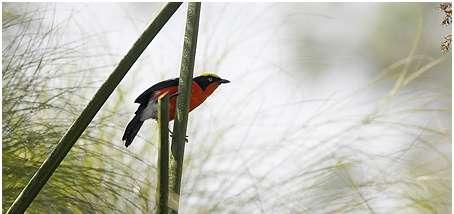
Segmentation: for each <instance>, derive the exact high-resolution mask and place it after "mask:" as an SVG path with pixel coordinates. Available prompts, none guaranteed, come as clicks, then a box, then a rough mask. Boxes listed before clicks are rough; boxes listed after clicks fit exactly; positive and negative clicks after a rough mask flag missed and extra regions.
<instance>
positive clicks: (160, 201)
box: [156, 94, 169, 214]
mask: <svg viewBox="0 0 454 214" xmlns="http://www.w3.org/2000/svg"><path fill="white" fill-rule="evenodd" d="M158 106H159V107H158V127H159V148H158V149H159V150H158V151H159V153H158V164H157V165H158V184H157V188H156V207H157V211H156V213H162V214H167V213H168V207H167V201H168V198H169V95H168V94H166V95H164V96H163V97H161V98H160V99H159V101H158Z"/></svg>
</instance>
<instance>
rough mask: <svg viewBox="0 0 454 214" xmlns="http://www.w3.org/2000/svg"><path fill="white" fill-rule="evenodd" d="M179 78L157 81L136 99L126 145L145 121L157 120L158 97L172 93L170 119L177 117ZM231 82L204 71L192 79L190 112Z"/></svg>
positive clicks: (125, 140)
mask: <svg viewBox="0 0 454 214" xmlns="http://www.w3.org/2000/svg"><path fill="white" fill-rule="evenodd" d="M178 83H179V78H173V79H168V80H164V81H162V82H159V83H156V84H154V85H153V86H151V87H150V88H148V89H147V90H145V91H144V92H143V93H142V94H140V95H139V96H138V97H137V98H136V99H135V101H134V102H135V103H138V104H139V107H138V108H137V110H136V112H135V115H134V117H133V118H132V120H131V121H130V122H129V123H128V125H127V126H126V129H125V132H124V134H123V138H122V141H123V142H124V143H125V146H126V147H128V146H129V145H131V143H132V141H133V140H134V138H135V137H136V135H137V133H138V132H139V130H140V127H141V126H142V124H143V122H144V121H145V120H148V119H154V120H157V117H158V99H159V97H160V96H161V95H163V94H170V97H169V121H171V120H173V119H174V118H175V109H176V97H177V96H178ZM225 83H230V81H229V80H226V79H222V78H221V77H219V76H218V75H216V74H214V73H204V74H202V75H200V76H197V77H194V78H193V79H192V86H191V98H190V100H189V112H191V111H192V110H194V109H195V108H196V107H197V106H199V105H200V104H202V103H203V102H204V101H205V100H206V99H207V98H208V97H209V96H210V95H211V94H212V93H213V92H214V91H215V90H216V89H217V88H218V86H219V85H221V84H225Z"/></svg>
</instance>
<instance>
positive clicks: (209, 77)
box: [193, 73, 230, 90]
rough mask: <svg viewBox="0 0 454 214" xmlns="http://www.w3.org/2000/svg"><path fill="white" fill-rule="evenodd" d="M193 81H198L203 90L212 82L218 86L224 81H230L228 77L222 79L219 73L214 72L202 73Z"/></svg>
mask: <svg viewBox="0 0 454 214" xmlns="http://www.w3.org/2000/svg"><path fill="white" fill-rule="evenodd" d="M193 81H194V82H196V83H197V84H198V85H199V86H200V88H202V89H203V90H205V89H207V88H208V86H210V85H212V84H216V86H217V85H220V84H223V83H229V82H230V81H228V80H226V79H222V78H220V77H219V76H218V75H216V74H212V73H207V74H202V75H200V76H198V77H195V78H194V79H193Z"/></svg>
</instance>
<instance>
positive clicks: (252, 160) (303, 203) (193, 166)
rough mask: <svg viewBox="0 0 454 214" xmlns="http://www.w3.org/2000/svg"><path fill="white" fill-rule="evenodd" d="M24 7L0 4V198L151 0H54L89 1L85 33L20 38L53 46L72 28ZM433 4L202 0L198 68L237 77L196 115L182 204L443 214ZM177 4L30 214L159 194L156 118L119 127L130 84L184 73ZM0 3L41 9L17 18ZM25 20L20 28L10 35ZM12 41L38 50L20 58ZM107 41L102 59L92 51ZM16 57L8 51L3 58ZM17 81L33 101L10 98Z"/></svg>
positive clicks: (139, 203) (447, 59)
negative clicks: (126, 139) (125, 0)
mask: <svg viewBox="0 0 454 214" xmlns="http://www.w3.org/2000/svg"><path fill="white" fill-rule="evenodd" d="M27 5H28V8H43V5H40V4H27ZM23 7H24V4H13V3H6V4H3V9H4V10H3V17H4V18H3V20H4V23H3V44H4V47H5V48H4V49H3V195H4V199H3V207H4V209H5V208H7V207H8V206H9V204H10V203H11V202H12V200H13V199H14V197H15V196H17V194H18V193H19V191H20V189H21V187H23V185H24V184H25V183H26V182H27V181H28V179H29V178H30V177H31V175H32V174H33V172H34V171H35V169H36V167H38V166H39V164H40V162H41V161H42V160H43V159H44V158H45V154H47V153H48V152H49V151H50V150H51V149H52V146H53V145H54V143H55V142H56V141H57V140H58V138H59V137H60V136H61V134H62V132H64V130H65V128H67V127H68V125H69V124H70V123H71V121H72V119H73V118H74V117H75V116H76V115H77V111H78V110H80V109H81V108H82V107H83V106H84V103H86V102H87V101H86V100H85V99H84V97H85V96H86V95H87V94H91V93H93V91H94V90H95V88H96V86H98V85H99V84H97V83H98V80H103V78H105V75H107V74H108V73H109V72H110V70H111V69H110V68H111V67H113V64H115V63H116V62H118V60H119V59H120V56H121V54H122V53H123V52H122V51H123V50H124V47H123V46H129V45H130V43H128V42H129V41H130V42H132V41H134V40H135V39H136V38H137V36H138V35H139V32H140V31H141V30H142V27H144V26H145V25H146V23H147V22H148V21H149V19H150V18H151V17H152V16H151V14H152V11H154V10H156V9H157V8H156V4H145V3H144V4H142V3H131V4H118V5H117V4H113V5H111V4H104V5H90V4H84V5H82V6H81V5H78V4H69V5H65V6H61V5H59V4H57V6H56V7H55V8H56V9H55V10H56V11H59V10H61V9H62V8H66V9H68V8H70V10H75V11H77V10H78V9H81V8H82V9H81V10H80V11H78V13H76V14H77V16H73V17H72V19H77V20H79V21H83V20H84V19H86V20H85V22H84V25H80V24H79V23H77V24H76V26H77V27H79V28H80V29H78V31H77V32H80V34H82V35H84V33H85V34H87V35H86V36H87V38H84V40H77V42H73V43H69V44H66V45H62V44H58V45H56V43H55V42H50V43H49V44H53V45H51V46H50V48H38V50H34V49H32V48H27V47H28V44H34V45H38V44H40V42H38V43H36V42H28V41H29V40H27V39H28V38H35V40H38V41H43V42H41V43H42V44H44V45H42V46H39V47H47V44H48V43H47V42H46V41H48V40H49V39H43V38H48V37H47V36H50V37H51V38H53V39H50V40H51V41H52V40H54V39H57V40H58V39H62V38H63V35H66V36H67V35H68V33H66V34H65V32H60V33H61V34H58V36H57V34H46V33H45V32H46V31H45V30H44V29H54V30H55V29H65V28H64V27H65V26H64V25H59V26H60V27H59V28H57V27H52V26H56V24H52V21H51V20H52V19H40V17H41V18H42V16H41V15H42V14H53V13H52V10H50V11H49V10H47V11H35V12H34V13H30V11H24V10H19V11H16V12H14V11H15V10H14V9H16V8H23ZM46 7H49V5H47V6H46ZM98 7H103V8H104V10H94V11H96V13H95V14H96V16H98V17H97V18H98V19H93V18H91V16H89V14H90V13H89V11H90V9H93V8H98ZM439 7H440V5H439V4H438V3H421V4H420V3H405V4H397V3H393V4H389V3H371V4H367V3H363V4H348V3H347V4H340V3H335V4H328V3H323V4H314V3H285V4H284V3H277V4H259V3H256V4H209V3H208V4H202V12H201V21H200V35H199V41H198V50H197V56H196V68H195V75H197V74H198V73H199V72H203V71H214V72H217V73H219V74H220V76H222V77H224V78H227V79H229V80H231V81H232V83H231V84H229V86H226V87H224V88H222V89H219V91H216V93H215V94H213V96H212V97H210V98H209V99H208V100H207V101H206V103H204V104H203V105H202V106H200V107H199V108H198V109H197V110H195V111H193V112H192V113H191V114H190V117H189V118H190V121H189V126H188V135H189V143H188V144H187V145H186V149H187V152H185V153H186V155H185V169H184V170H183V171H184V175H183V184H182V195H181V201H180V203H181V204H180V208H181V209H182V212H183V213H262V212H263V213H333V212H335V213H449V212H450V210H451V200H452V199H451V192H452V191H451V166H452V164H451V160H452V157H451V134H452V132H451V114H452V112H451V109H452V103H451V86H452V83H451V75H452V74H451V66H452V62H451V53H450V52H448V53H447V54H444V55H443V54H442V53H441V51H440V42H441V41H442V40H443V37H444V36H445V35H446V34H447V33H446V32H448V31H449V32H450V28H451V25H449V26H442V25H441V22H442V20H443V17H444V14H442V13H441V12H440V10H439ZM50 8H53V7H52V6H51V7H50ZM118 8H119V9H118ZM182 8H185V6H183V7H182ZM110 9H112V10H113V11H114V12H112V13H111V14H110V15H109V13H108V11H109V10H110ZM117 9H118V10H117ZM24 14H28V15H25V16H24ZM31 14H33V16H31ZM82 14H83V15H82ZM119 14H120V15H119ZM184 14H185V11H184V10H180V11H178V12H177V14H176V16H175V17H173V18H172V19H171V20H170V22H169V23H168V25H167V26H166V27H165V28H164V29H163V31H162V32H161V33H160V34H159V35H158V37H157V38H156V40H155V41H153V43H152V44H151V45H150V47H149V48H148V50H147V51H146V52H145V53H144V56H142V57H141V58H140V59H139V61H138V62H137V63H136V65H135V66H134V67H133V70H132V72H130V74H128V76H127V77H125V79H124V81H123V82H122V85H121V87H120V88H119V90H118V91H117V92H116V93H115V94H114V96H112V97H111V99H112V100H110V102H109V105H108V106H106V107H105V108H103V109H102V114H101V115H100V116H99V117H97V118H96V121H94V123H93V124H92V125H91V127H90V129H88V130H87V132H86V133H85V134H84V136H83V139H81V140H80V141H79V142H77V143H76V147H75V148H74V149H73V150H72V151H71V152H70V157H69V159H67V160H65V161H64V162H63V166H62V167H60V168H59V169H58V170H57V172H56V174H55V175H54V176H53V177H52V178H51V180H50V182H49V183H48V184H47V185H46V186H45V188H44V190H43V191H42V192H41V193H40V195H39V197H38V200H37V201H35V202H34V203H33V204H32V207H31V208H30V209H29V211H30V212H34V211H35V212H45V211H47V210H46V209H52V210H51V211H59V210H64V209H65V210H71V211H74V210H79V211H80V212H91V211H93V210H92V209H97V210H96V212H98V211H99V212H105V213H110V212H121V213H130V212H134V211H135V212H144V213H145V212H149V211H150V210H152V209H153V208H154V204H155V202H154V194H155V185H156V176H154V175H156V169H155V159H156V155H157V153H156V145H154V141H155V139H154V138H155V136H156V135H157V134H156V131H155V123H153V122H147V123H145V125H144V127H143V128H142V130H141V131H140V132H139V136H138V139H136V140H135V142H134V144H133V145H132V146H131V147H129V148H128V149H125V148H123V147H122V144H121V142H120V140H119V139H120V138H121V132H122V131H123V128H124V126H125V125H126V123H127V122H128V120H129V119H130V117H131V115H132V114H133V112H134V110H135V109H134V108H136V107H137V106H135V105H134V104H133V100H134V98H135V96H136V95H138V94H139V93H140V92H141V90H144V89H146V88H147V87H149V86H150V85H151V84H153V83H155V82H157V81H159V80H163V79H166V78H171V77H175V76H177V74H178V68H179V65H180V61H179V59H180V58H181V55H180V54H181V47H182V43H183V39H182V38H183V37H182V36H183V31H184V27H183V26H184V25H183V23H184ZM8 16H9V17H10V18H11V17H29V20H35V22H30V21H16V22H18V23H19V24H14V25H12V24H11V23H14V22H6V20H8ZM5 17H6V18H5ZM31 17H33V19H30V18H31ZM22 19H24V18H22ZM13 20H14V19H13ZM24 20H25V19H24ZM96 21H97V22H96ZM8 23H10V24H8ZM120 23H121V24H120ZM27 24H29V25H30V26H35V27H34V28H30V26H27ZM90 24H92V25H93V26H92V27H91V28H90V27H89V26H90ZM9 26H13V27H9ZM21 26H24V27H21ZM25 26H27V27H25ZM45 26H47V27H48V28H45ZM68 26H71V29H72V28H74V25H69V24H68ZM106 26H107V27H106ZM131 26H133V27H131ZM123 28H124V29H123ZM16 29H19V31H16ZM20 29H22V31H25V30H27V32H28V33H25V34H19V33H16V34H14V32H22V31H20ZM33 29H34V30H39V29H40V30H41V31H40V32H41V33H39V35H41V36H39V37H34V36H33V35H37V34H38V33H36V32H35V31H30V30H33ZM134 29H136V31H137V32H135V31H134ZM112 31H119V33H118V34H116V33H115V32H112ZM8 32H13V33H8ZM52 32H56V31H52ZM87 32H90V33H87ZM73 33H74V30H73V31H71V35H73ZM18 35H19V36H18ZM20 35H32V36H31V37H21V36H20ZM100 35H101V38H102V39H100V37H99V36H100ZM91 36H93V37H91ZM16 38H17V39H16ZM20 38H24V39H20ZM20 40H22V42H20V43H18V41H20ZM93 40H96V41H97V42H100V43H102V42H104V43H103V44H101V45H102V46H101V48H98V49H96V50H95V51H92V50H91V51H90V52H89V53H86V52H83V50H84V49H85V48H86V47H87V46H88V45H86V44H83V42H85V41H88V42H87V44H88V43H89V42H90V41H93ZM81 43H82V44H81ZM123 43H125V44H123ZM126 43H127V44H126ZM5 44H12V45H11V46H12V47H16V46H19V47H21V48H19V49H18V50H34V51H31V52H27V53H29V54H30V55H31V56H28V57H26V58H21V57H20V56H24V54H21V53H22V52H18V51H11V50H15V49H14V48H11V49H6V48H7V47H9V46H7V45H5ZM90 44H91V43H90ZM79 45H80V46H79ZM31 47H35V46H31ZM53 47H58V48H55V49H53ZM44 50H46V51H44ZM50 50H59V51H56V52H53V51H50ZM64 50H70V51H64ZM85 51H86V50H85ZM14 53H16V54H14ZM44 53H46V54H44ZM58 53H62V54H58ZM112 53H113V54H112ZM43 54H44V55H43ZM102 54H108V56H107V57H106V58H105V61H106V62H108V63H104V61H99V60H98V61H96V64H94V63H93V61H92V60H91V59H92V58H97V57H99V55H102ZM12 56H16V58H15V60H13V61H12V62H15V63H8V62H9V60H10V59H12V58H14V57H12ZM41 56H45V57H41ZM41 58H43V60H41ZM28 59H31V60H28ZM103 59H104V58H103ZM27 62H28V63H27ZM32 62H33V63H32ZM44 62H46V63H44ZM86 62H91V63H89V64H87V63H86ZM100 62H103V63H100ZM109 63H111V64H112V65H111V64H109ZM8 64H11V66H7V67H5V66H6V65H8ZM26 64H28V65H29V66H25V65H26ZM100 64H104V65H106V66H105V67H103V68H102V69H99V68H97V67H98V66H100ZM38 65H39V66H38ZM91 66H93V68H95V69H90V68H91ZM12 68H14V69H16V70H15V72H12V71H13V70H12ZM37 68H38V69H37ZM17 71H20V72H17ZM198 71H199V72H198ZM8 72H9V73H8ZM35 73H36V74H35ZM19 74H20V75H19ZM18 77H20V78H22V80H25V81H19V80H20V79H17V78H18ZM8 78H9V79H8ZM40 80H41V81H40ZM9 82H11V84H9ZM19 83H21V84H19ZM24 83H26V84H24ZM29 83H30V84H29ZM38 83H39V84H38ZM7 84H9V85H7ZM22 84H24V85H22ZM27 85H30V86H27ZM13 86H14V87H13ZM32 86H33V87H32ZM15 87H17V89H16V88H15ZM31 88H33V89H31ZM13 89H14V90H13ZM24 94H27V96H26V97H25V98H27V99H34V100H32V101H27V99H25V98H21V99H24V100H25V102H17V101H18V100H19V99H15V97H20V96H22V97H24ZM9 97H11V98H9ZM88 97H89V96H88ZM8 100H10V102H9V103H8ZM47 100H49V101H47ZM13 103H16V104H14V105H13ZM17 103H20V105H19V104H17ZM42 103H44V104H42ZM26 104H27V105H26ZM8 109H13V110H12V111H10V110H8ZM14 109H16V110H14ZM18 109H25V110H18ZM31 115H32V116H31ZM25 166H28V167H29V168H26V167H25ZM63 199H64V200H63Z"/></svg>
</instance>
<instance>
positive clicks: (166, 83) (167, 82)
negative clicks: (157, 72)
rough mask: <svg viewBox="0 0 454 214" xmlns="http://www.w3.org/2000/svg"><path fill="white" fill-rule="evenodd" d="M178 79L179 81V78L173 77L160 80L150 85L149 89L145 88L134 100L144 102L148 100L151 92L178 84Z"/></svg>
mask: <svg viewBox="0 0 454 214" xmlns="http://www.w3.org/2000/svg"><path fill="white" fill-rule="evenodd" d="M178 81H179V78H174V79H169V80H164V81H162V82H159V83H156V84H154V85H153V86H151V87H150V88H149V89H147V90H145V91H144V92H143V93H142V94H140V95H139V96H138V97H137V98H136V100H135V101H134V102H135V103H141V104H145V103H147V102H148V101H149V99H150V97H151V96H152V94H153V93H154V92H155V91H158V90H161V89H163V88H167V87H171V86H178Z"/></svg>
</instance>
